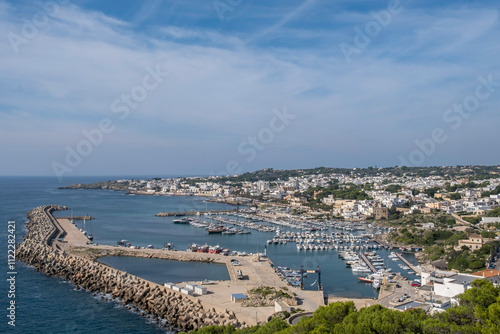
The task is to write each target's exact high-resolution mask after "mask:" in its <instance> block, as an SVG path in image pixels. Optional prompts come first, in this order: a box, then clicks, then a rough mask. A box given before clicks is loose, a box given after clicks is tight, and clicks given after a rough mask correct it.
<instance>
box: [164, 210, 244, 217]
mask: <svg viewBox="0 0 500 334" xmlns="http://www.w3.org/2000/svg"><path fill="white" fill-rule="evenodd" d="M234 212H238V209H232V210H208V211H180V212H166V211H163V212H160V213H158V214H156V216H157V217H175V216H200V215H204V214H207V215H210V214H213V215H217V214H222V213H234Z"/></svg>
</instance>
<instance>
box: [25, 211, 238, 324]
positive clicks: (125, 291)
mask: <svg viewBox="0 0 500 334" xmlns="http://www.w3.org/2000/svg"><path fill="white" fill-rule="evenodd" d="M58 209H62V207H56V206H47V207H38V208H36V209H33V210H31V211H30V212H28V218H29V222H28V224H27V228H28V233H27V234H26V235H25V236H24V241H23V242H22V243H21V244H19V246H18V247H17V249H16V258H17V259H19V260H21V261H23V262H26V263H27V264H29V265H31V266H33V267H34V268H35V269H36V270H39V271H41V272H44V273H46V274H47V275H50V276H58V277H63V278H64V279H66V280H69V281H71V282H73V284H75V286H77V287H79V288H83V289H86V290H88V291H92V292H100V293H103V294H109V295H111V296H113V297H114V298H118V299H119V300H121V302H122V303H123V304H124V305H129V306H131V307H133V308H137V309H140V310H142V311H144V312H145V313H146V314H149V315H150V316H151V317H153V318H155V319H158V320H163V319H164V320H166V321H167V322H168V324H166V326H174V327H175V328H177V329H180V330H191V329H197V328H200V327H204V326H208V325H213V324H217V325H226V324H232V325H234V326H235V327H240V325H241V324H240V323H239V321H238V319H236V316H235V314H234V312H229V311H226V312H216V311H215V309H213V308H210V309H207V308H204V307H203V305H202V304H201V301H200V300H199V299H197V298H193V297H188V296H185V295H182V294H180V293H178V292H176V291H173V290H169V289H166V288H164V287H163V286H160V285H157V284H154V283H151V282H147V281H145V280H143V279H141V278H139V277H136V276H133V275H130V274H127V273H125V272H122V271H119V270H116V269H113V268H110V267H108V266H106V265H104V264H101V263H99V262H96V261H94V260H91V259H87V258H83V257H80V256H76V255H72V254H68V253H66V252H65V251H64V250H60V249H57V247H51V246H49V244H50V241H51V240H48V237H47V236H51V235H54V234H55V235H57V234H58V233H57V226H55V225H54V223H53V222H52V220H51V215H50V212H52V211H53V210H58ZM54 230H56V233H54Z"/></svg>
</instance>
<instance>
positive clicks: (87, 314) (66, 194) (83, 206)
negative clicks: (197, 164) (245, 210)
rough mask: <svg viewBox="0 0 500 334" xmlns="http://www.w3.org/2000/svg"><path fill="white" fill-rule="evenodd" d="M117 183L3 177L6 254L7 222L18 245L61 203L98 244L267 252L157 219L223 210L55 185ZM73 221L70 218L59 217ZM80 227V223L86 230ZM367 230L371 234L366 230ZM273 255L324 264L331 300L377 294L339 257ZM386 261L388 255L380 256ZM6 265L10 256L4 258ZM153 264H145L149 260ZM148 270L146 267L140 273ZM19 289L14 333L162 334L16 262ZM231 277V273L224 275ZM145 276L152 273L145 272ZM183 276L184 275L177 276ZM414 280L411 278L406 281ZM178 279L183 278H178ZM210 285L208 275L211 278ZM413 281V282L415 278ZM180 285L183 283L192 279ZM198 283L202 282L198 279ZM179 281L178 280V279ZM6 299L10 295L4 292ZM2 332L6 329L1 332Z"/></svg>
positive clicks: (251, 241)
mask: <svg viewBox="0 0 500 334" xmlns="http://www.w3.org/2000/svg"><path fill="white" fill-rule="evenodd" d="M108 179H114V178H113V177H67V178H66V179H65V182H64V184H60V183H59V182H58V181H57V179H56V178H48V177H45V178H44V177H0V203H1V204H0V221H1V222H2V224H3V225H2V226H4V228H2V229H0V240H2V243H1V245H3V246H2V247H5V248H4V254H6V253H7V247H6V246H5V245H6V243H5V241H6V240H7V221H8V220H15V221H16V222H17V230H16V236H17V241H18V242H20V241H21V240H22V235H23V234H24V233H25V230H24V223H25V222H26V218H25V217H26V212H27V211H28V210H30V209H32V208H34V207H36V206H39V205H44V204H58V205H66V206H69V207H71V208H72V209H73V210H72V214H73V215H75V216H78V215H87V214H88V215H90V216H93V217H96V219H95V220H92V221H91V222H87V223H86V226H85V227H86V228H87V230H90V232H91V233H92V234H93V235H94V241H95V242H96V243H99V244H111V245H114V244H115V243H116V242H117V241H119V240H122V239H127V240H129V241H130V242H131V243H132V244H134V245H138V246H147V245H149V244H153V245H154V246H155V247H161V246H162V245H163V244H164V243H166V242H173V243H174V245H175V248H176V249H180V250H184V249H186V247H187V246H188V245H190V244H192V243H193V242H194V243H198V244H205V243H208V244H209V245H216V244H219V245H220V246H221V247H223V248H229V249H231V250H238V251H246V252H252V253H254V252H256V251H259V252H263V251H264V245H265V244H266V240H267V239H271V238H272V236H273V234H272V233H264V232H257V231H252V233H251V234H244V235H220V234H219V235H217V234H211V235H208V233H207V232H206V231H205V230H204V229H202V228H196V227H193V226H190V225H180V224H173V223H172V220H173V218H169V217H166V218H159V217H155V216H154V215H155V214H156V213H158V212H161V211H164V210H165V211H193V210H207V209H224V208H228V206H227V205H224V204H215V203H207V202H205V200H204V199H203V198H199V197H163V196H126V195H124V194H123V193H121V192H112V191H102V190H60V189H57V187H59V186H62V185H69V184H73V183H90V182H98V181H106V180H108ZM58 215H60V216H61V215H62V216H69V215H71V212H69V211H66V212H59V213H58ZM82 224H83V223H82V222H79V225H80V226H82ZM367 232H368V231H367ZM267 254H268V256H269V257H270V258H271V260H272V261H273V262H274V263H275V264H276V265H277V266H288V267H291V268H296V269H298V268H300V266H301V265H303V266H304V268H305V269H316V267H317V266H320V268H321V272H322V282H323V286H324V290H325V292H326V293H327V294H332V295H337V296H346V297H368V298H369V297H375V296H376V293H375V291H374V290H373V289H372V288H371V286H370V285H368V284H363V283H358V281H357V279H356V276H355V275H353V274H352V272H351V270H350V269H346V268H345V266H344V263H343V261H341V260H340V259H339V258H338V255H337V252H336V251H323V252H321V251H320V252H313V251H301V252H299V251H297V250H296V247H295V244H294V243H289V244H287V245H269V246H268V248H267ZM379 254H380V255H381V256H383V257H385V256H387V255H388V254H389V252H387V251H379ZM4 259H6V255H4ZM141 260H146V259H139V262H138V263H136V264H134V265H132V266H128V267H127V268H128V271H129V272H131V271H132V270H135V269H134V267H137V268H138V269H139V270H142V271H145V270H146V269H145V268H144V265H145V264H144V263H146V262H145V261H141ZM146 261H147V260H146ZM0 262H1V265H0V272H1V274H2V275H3V276H4V277H3V278H2V279H0V282H1V283H0V288H1V290H2V291H7V290H8V286H7V284H6V278H7V277H6V276H7V275H6V273H7V271H8V270H7V266H6V265H7V263H6V260H3V261H0ZM388 264H389V265H390V266H391V267H392V268H393V269H394V271H400V269H399V268H398V267H397V263H395V262H392V261H388ZM141 267H142V269H141ZM16 270H17V273H18V274H17V285H16V287H17V289H16V299H15V301H16V306H17V309H16V316H17V317H16V328H15V332H19V333H30V332H34V331H35V330H36V331H37V332H42V333H68V332H71V333H83V332H93V333H108V332H110V331H112V332H117V333H125V332H127V333H163V332H164V330H162V329H159V328H158V327H157V326H156V325H155V324H152V323H148V322H147V320H145V319H144V318H143V317H141V316H139V315H137V314H134V313H131V312H130V311H128V310H127V309H125V308H122V307H121V306H119V304H116V303H114V302H105V301H101V300H100V299H99V298H97V297H94V296H92V294H90V293H86V292H82V291H74V289H73V286H72V285H71V284H68V283H65V282H62V281H61V280H59V279H54V278H50V277H47V276H45V275H44V274H41V273H38V272H35V271H34V270H33V269H31V268H29V267H27V266H25V265H23V264H22V263H19V262H17V264H16ZM226 274H227V271H226ZM145 275H146V274H145ZM178 275H180V274H178ZM407 276H408V275H407ZM179 277H180V276H179ZM207 278H208V279H210V278H209V277H207ZM409 278H410V279H412V278H413V277H412V276H409ZM186 279H189V278H185V279H179V280H186ZM196 279H198V278H196ZM172 280H176V279H172ZM315 280H316V275H309V277H307V279H306V285H307V288H309V289H315V288H316V286H310V284H312V283H313V282H314V281H315ZM2 293H4V292H2ZM8 302H9V299H8V298H7V297H6V294H3V296H2V297H1V298H0V303H1V304H0V308H1V309H2V310H5V311H4V314H1V316H2V319H4V320H3V323H2V325H1V326H0V328H2V331H3V328H5V329H7V328H9V329H10V326H8V325H7V320H6V319H7V318H6V314H7V313H6V312H7V311H6V308H7V307H8ZM0 332H1V331H0Z"/></svg>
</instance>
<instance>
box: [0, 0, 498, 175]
mask: <svg viewBox="0 0 500 334" xmlns="http://www.w3.org/2000/svg"><path fill="white" fill-rule="evenodd" d="M295 5H296V7H295V8H297V9H296V10H295V11H291V12H290V11H288V12H286V13H288V14H286V15H285V16H283V17H280V16H279V15H282V13H283V12H284V11H283V9H282V8H270V11H269V12H266V13H265V14H263V12H262V8H261V7H257V6H256V5H254V4H250V5H248V6H247V7H245V10H246V11H245V12H243V13H241V14H240V16H238V17H235V18H233V19H232V20H231V21H230V22H223V23H220V22H219V20H218V18H217V16H216V14H215V13H213V12H212V13H204V14H203V15H201V14H200V16H199V17H200V18H204V20H205V21H203V22H204V23H203V22H202V23H200V22H196V20H194V19H193V18H189V19H187V18H186V17H185V14H184V13H183V11H181V10H179V12H178V14H177V15H178V17H176V16H175V15H176V13H175V12H174V13H172V12H171V11H169V12H168V13H165V15H166V16H168V18H169V19H168V21H161V20H160V19H159V20H155V21H148V18H149V17H150V16H151V15H152V14H151V13H153V12H155V11H156V12H157V15H156V16H161V15H160V14H158V12H159V13H161V12H162V8H163V7H161V6H163V5H162V4H160V3H155V4H153V5H151V7H148V6H146V7H144V8H143V9H142V10H141V11H139V13H138V14H137V15H135V16H132V17H131V18H128V19H127V18H124V17H118V16H111V15H108V14H106V12H105V10H104V9H103V11H97V10H91V9H85V8H83V7H79V6H75V5H68V6H65V7H64V8H62V9H61V13H60V14H59V15H58V16H57V18H54V19H53V20H52V21H51V22H50V23H49V24H48V25H47V27H46V28H45V29H43V30H41V31H40V32H39V34H38V36H37V37H36V38H34V39H33V40H32V41H30V43H29V45H26V47H25V48H24V50H22V52H20V53H19V54H15V53H13V52H12V49H11V48H10V45H9V41H8V40H7V39H6V38H3V39H1V40H0V57H1V62H0V75H1V78H2V79H1V82H0V88H1V89H2V92H3V93H2V94H1V95H0V152H2V155H3V157H5V159H6V160H11V161H14V162H16V161H18V160H19V154H18V153H15V154H14V153H13V150H12V145H14V147H15V148H16V151H17V152H24V153H25V154H26V156H28V157H29V156H33V157H35V156H36V157H37V159H42V161H38V160H37V163H36V164H35V163H34V161H31V163H29V164H27V163H26V162H27V161H30V159H29V158H23V159H22V163H17V164H16V163H14V164H13V165H12V166H6V165H4V166H1V167H0V174H16V173H22V174H51V172H52V171H51V168H50V163H51V161H54V160H61V159H62V158H63V157H64V153H65V151H64V148H65V146H66V145H75V144H76V143H77V142H78V141H79V140H81V135H80V133H81V130H82V129H83V128H89V127H91V126H95V124H97V123H98V122H99V120H100V119H102V118H103V117H109V118H111V119H113V120H114V121H116V126H117V128H116V131H115V132H114V133H113V134H112V135H110V136H109V137H107V138H106V139H105V141H104V143H103V144H102V146H100V147H98V148H97V149H96V150H95V151H94V153H93V156H92V157H91V158H89V159H88V161H86V162H85V163H83V164H82V165H81V166H80V167H78V169H77V170H75V172H74V173H75V174H117V173H118V174H140V173H142V172H144V173H148V174H151V173H162V174H176V173H182V174H186V173H188V174H208V173H209V171H210V170H222V169H224V164H225V163H226V161H228V160H231V159H233V158H234V154H235V153H234V152H236V147H237V145H238V143H239V142H241V141H242V140H244V139H245V138H247V137H248V136H249V135H251V134H253V133H256V132H258V131H259V129H261V128H262V127H264V126H266V124H267V123H268V122H269V119H270V117H271V116H272V114H271V113H272V110H273V108H279V107H281V106H283V105H286V106H287V107H288V109H289V110H290V112H292V113H293V114H294V115H296V120H294V122H293V124H291V125H290V128H289V129H287V131H286V132H283V133H280V136H279V138H277V139H276V141H274V142H273V143H271V144H270V145H268V146H267V147H266V151H265V152H264V153H263V154H260V155H259V156H258V158H256V159H255V160H254V161H252V162H251V163H249V164H247V165H245V166H243V167H244V168H245V170H253V169H257V168H264V167H280V168H285V167H286V168H301V167H311V166H319V165H328V166H351V167H356V166H368V165H379V166H381V165H397V164H399V162H398V160H397V157H398V155H399V154H403V153H405V152H408V151H410V150H411V147H412V145H413V141H414V139H415V138H417V137H418V136H422V134H426V133H428V132H429V131H430V130H432V129H433V128H435V127H436V126H437V125H438V123H439V122H440V119H439V117H441V115H442V113H443V112H444V110H446V108H448V107H449V105H451V104H452V103H453V102H454V101H460V100H463V98H464V96H466V94H469V92H470V90H471V89H473V87H474V84H475V80H476V77H477V76H478V75H480V74H483V75H487V74H488V73H493V75H494V76H495V75H496V76H497V78H499V77H500V68H499V63H498V60H497V57H495V56H492V55H497V54H498V53H499V51H500V50H499V49H500V46H499V45H498V43H497V42H496V38H497V36H498V33H499V30H500V29H499V22H498V12H497V11H496V9H495V8H494V7H492V6H488V5H487V4H486V5H482V4H480V3H479V2H478V3H476V4H475V6H472V7H466V6H464V7H462V8H456V6H454V5H453V3H451V2H450V4H449V5H446V4H445V5H442V6H441V7H437V8H434V9H433V11H425V10H422V9H421V8H418V7H415V8H410V7H408V8H406V9H405V11H404V12H403V13H401V14H400V15H398V16H397V17H395V18H394V22H392V23H391V25H390V26H388V27H387V29H386V30H384V31H383V32H381V33H380V35H379V36H378V37H377V39H375V40H374V42H373V43H372V44H371V45H370V46H369V47H368V48H367V49H366V50H365V51H364V52H363V53H362V54H360V55H359V57H357V58H356V59H354V60H353V62H352V64H350V65H346V63H345V60H344V58H343V55H342V54H341V52H340V51H339V49H338V44H339V43H340V42H341V41H343V40H345V39H346V38H352V34H353V28H354V27H355V26H356V24H358V25H360V24H363V22H366V20H367V19H369V18H370V13H369V12H370V10H373V8H370V9H365V8H353V7H351V6H349V7H348V6H347V5H346V4H343V3H340V4H336V5H335V7H333V6H332V7H331V8H328V7H326V8H325V5H324V4H319V3H317V2H314V1H305V2H302V1H300V2H296V3H295ZM168 6H169V7H168V8H177V7H176V6H182V4H177V3H168ZM338 6H340V7H338ZM342 6H345V7H342ZM290 7H293V6H290ZM257 9H258V11H257ZM34 10H36V9H33V8H31V9H30V8H29V7H28V8H25V7H22V8H21V7H19V8H18V7H16V6H15V5H13V4H12V3H7V2H2V1H0V18H1V23H0V31H1V32H2V36H5V35H6V34H7V33H8V32H9V31H16V30H19V27H20V25H19V24H20V23H21V22H22V19H21V17H22V15H26V14H29V13H30V11H31V12H33V11H34ZM207 10H210V6H207ZM19 11H21V13H19ZM23 11H24V12H23ZM342 13H350V19H348V20H347V19H345V16H343V15H341V14H342ZM263 15H266V16H267V17H268V18H267V20H266V21H265V23H259V21H258V20H257V19H256V18H258V17H260V16H263ZM315 15H318V16H315ZM316 18H317V19H318V20H319V21H327V20H331V22H330V24H329V25H328V26H321V27H319V26H315V25H314V24H312V23H311V22H312V21H314V20H315V19H316ZM210 20H212V21H210ZM238 20H241V23H242V24H241V26H242V27H244V28H241V29H238V28H237V27H236V21H238ZM337 21H338V22H337ZM207 22H208V23H207ZM249 22H253V23H254V26H252V27H251V28H249V25H248V23H249ZM272 22H274V23H275V24H273V23H272ZM276 22H277V23H276ZM350 22H352V24H349V23H350ZM270 23H271V24H270ZM270 26H271V27H272V28H269V27H270ZM325 27H326V28H325ZM256 36H257V38H256ZM249 40H251V41H252V42H251V43H248V41H249ZM245 41H247V42H245ZM155 64H162V66H163V67H164V68H165V69H167V70H168V71H169V72H170V75H169V77H168V78H167V79H165V82H163V83H162V85H161V86H160V87H159V88H158V89H156V90H155V91H153V92H151V93H150V94H149V95H148V98H147V99H146V100H145V101H144V102H141V104H140V106H139V107H138V108H137V109H134V110H133V111H132V112H131V114H130V117H129V118H127V119H126V120H125V121H123V122H120V121H119V120H118V119H117V115H116V114H113V113H112V111H111V110H110V106H111V103H112V102H113V100H114V99H115V98H116V97H117V96H120V94H123V93H126V92H129V91H130V89H131V87H133V86H134V85H137V82H138V81H140V80H141V79H142V77H143V76H144V68H145V67H146V66H154V65H155ZM464 94H465V95H464ZM499 100H500V98H499V97H498V96H492V97H491V98H490V99H489V100H488V101H487V103H485V104H484V105H482V106H481V108H480V109H479V110H477V111H476V112H475V114H474V115H473V116H471V117H470V119H468V120H467V134H468V135H469V134H470V133H472V132H474V131H473V130H474V129H475V130H476V132H477V133H476V135H475V136H471V137H470V138H469V140H468V141H466V142H463V141H457V144H456V145H455V144H454V137H453V136H457V137H456V139H458V137H459V134H450V140H448V141H447V142H446V143H445V144H443V145H442V146H440V148H439V151H438V153H443V154H442V155H441V154H435V155H433V156H432V157H429V160H428V163H429V164H455V163H456V161H455V160H454V159H453V155H450V154H447V152H451V151H453V152H455V151H457V150H461V152H463V154H464V155H467V154H469V153H470V154H471V157H473V158H474V159H473V161H471V162H470V163H484V164H488V163H491V164H493V163H499V161H497V160H495V159H497V158H495V157H492V156H491V155H489V154H485V156H484V159H479V158H478V155H477V153H475V150H476V148H477V147H478V146H479V145H480V146H481V147H484V149H485V150H491V151H493V150H495V145H494V144H493V142H492V141H491V133H492V132H493V131H495V124H498V122H499V117H500V116H499V114H498V113H497V112H496V109H495V108H496V107H495V106H496V105H498V102H499ZM484 117H488V120H489V121H488V122H485V118H484ZM464 129H465V128H464ZM12 138H15V139H16V141H15V142H14V144H12ZM40 152H43V154H40ZM472 153H474V154H472ZM97 157H99V159H101V160H99V159H97ZM460 159H462V157H461V158H460ZM116 161H122V162H123V161H129V162H128V163H126V164H123V165H121V166H120V168H119V170H118V169H117V164H116ZM460 161H463V160H460ZM20 165H23V166H20Z"/></svg>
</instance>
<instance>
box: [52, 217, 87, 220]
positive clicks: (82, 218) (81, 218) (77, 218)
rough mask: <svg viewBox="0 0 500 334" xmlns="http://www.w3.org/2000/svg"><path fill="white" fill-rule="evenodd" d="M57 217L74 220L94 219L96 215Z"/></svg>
mask: <svg viewBox="0 0 500 334" xmlns="http://www.w3.org/2000/svg"><path fill="white" fill-rule="evenodd" d="M56 218H57V219H69V220H71V219H73V220H93V219H95V218H94V217H91V216H74V217H56Z"/></svg>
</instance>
